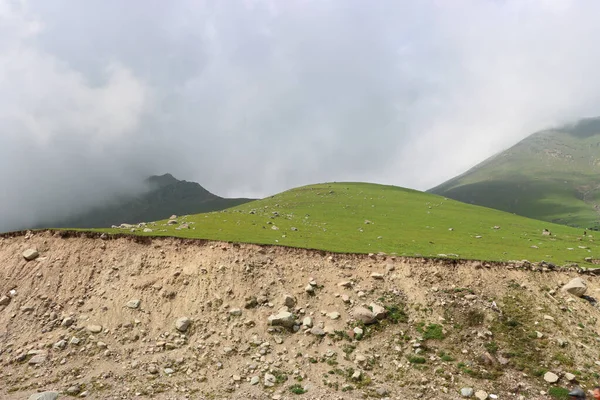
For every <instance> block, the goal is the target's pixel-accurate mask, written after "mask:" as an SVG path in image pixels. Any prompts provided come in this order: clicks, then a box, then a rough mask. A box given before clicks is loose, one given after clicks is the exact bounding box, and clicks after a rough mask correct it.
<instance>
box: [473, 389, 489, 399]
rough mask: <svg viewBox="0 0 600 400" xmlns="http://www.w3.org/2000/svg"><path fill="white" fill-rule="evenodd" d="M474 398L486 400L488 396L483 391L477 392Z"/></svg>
mask: <svg viewBox="0 0 600 400" xmlns="http://www.w3.org/2000/svg"><path fill="white" fill-rule="evenodd" d="M475 398H477V399H478V400H486V399H487V398H488V394H487V392H485V391H483V390H478V391H476V392H475Z"/></svg>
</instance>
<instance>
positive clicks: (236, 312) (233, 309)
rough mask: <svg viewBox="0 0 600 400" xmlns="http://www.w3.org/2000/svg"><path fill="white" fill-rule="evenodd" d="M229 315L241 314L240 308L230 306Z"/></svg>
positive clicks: (236, 315) (237, 315)
mask: <svg viewBox="0 0 600 400" xmlns="http://www.w3.org/2000/svg"><path fill="white" fill-rule="evenodd" d="M229 315H231V316H232V317H239V316H240V315H242V310H240V309H239V308H232V309H231V310H229Z"/></svg>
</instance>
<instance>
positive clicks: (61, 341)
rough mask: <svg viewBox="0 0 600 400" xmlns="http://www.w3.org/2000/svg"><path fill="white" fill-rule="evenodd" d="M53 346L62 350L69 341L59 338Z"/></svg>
mask: <svg viewBox="0 0 600 400" xmlns="http://www.w3.org/2000/svg"><path fill="white" fill-rule="evenodd" d="M52 347H53V348H55V349H57V350H62V349H64V348H65V347H67V341H66V340H59V341H58V342H56V343H54V346H52Z"/></svg>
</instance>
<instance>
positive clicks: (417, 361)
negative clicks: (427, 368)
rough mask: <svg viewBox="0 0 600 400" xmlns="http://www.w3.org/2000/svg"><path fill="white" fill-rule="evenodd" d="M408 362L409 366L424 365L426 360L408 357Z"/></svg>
mask: <svg viewBox="0 0 600 400" xmlns="http://www.w3.org/2000/svg"><path fill="white" fill-rule="evenodd" d="M408 362H410V363H411V364H425V363H426V362H427V360H426V359H425V358H424V357H419V356H408Z"/></svg>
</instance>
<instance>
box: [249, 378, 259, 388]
mask: <svg viewBox="0 0 600 400" xmlns="http://www.w3.org/2000/svg"><path fill="white" fill-rule="evenodd" d="M258 382H260V378H259V377H258V376H253V377H252V378H250V384H251V385H253V386H254V385H258Z"/></svg>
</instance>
